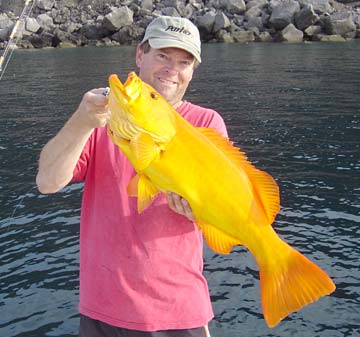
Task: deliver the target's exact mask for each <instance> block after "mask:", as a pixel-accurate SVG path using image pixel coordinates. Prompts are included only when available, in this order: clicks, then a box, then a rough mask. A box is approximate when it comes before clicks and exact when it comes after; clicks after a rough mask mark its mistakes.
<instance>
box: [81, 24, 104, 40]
mask: <svg viewBox="0 0 360 337" xmlns="http://www.w3.org/2000/svg"><path fill="white" fill-rule="evenodd" d="M81 33H83V34H84V35H85V36H86V38H87V39H89V40H100V39H102V38H103V37H105V36H107V35H108V33H109V31H108V30H107V29H105V28H104V26H103V25H102V24H101V23H100V24H99V23H87V24H85V25H84V26H82V28H81Z"/></svg>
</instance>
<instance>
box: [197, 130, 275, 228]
mask: <svg viewBox="0 0 360 337" xmlns="http://www.w3.org/2000/svg"><path fill="white" fill-rule="evenodd" d="M198 130H199V131H200V132H201V133H202V134H203V135H204V136H205V137H206V138H207V139H208V140H209V141H211V142H212V144H213V145H215V146H216V147H217V148H218V149H219V150H221V151H222V152H223V154H224V155H225V156H226V157H227V158H228V160H230V161H231V162H232V163H233V164H234V165H235V166H236V167H238V168H239V169H240V168H241V169H242V170H243V171H244V172H245V173H246V174H247V176H248V177H249V178H250V181H251V183H252V186H253V191H254V195H256V197H257V201H258V202H260V204H261V206H262V208H263V210H264V213H265V214H266V217H267V221H263V222H261V224H264V225H271V224H272V223H273V222H274V220H275V217H276V214H277V213H278V212H279V210H280V195H279V187H278V185H277V183H276V182H275V180H274V179H273V178H272V177H271V176H270V175H269V174H268V173H266V172H264V171H261V170H259V169H257V168H256V167H255V166H254V165H253V164H252V163H251V162H250V161H249V160H248V158H247V156H246V154H245V153H244V152H243V151H242V150H241V149H240V148H238V147H235V146H234V145H233V144H232V142H231V141H230V140H229V139H227V138H226V137H224V136H222V135H221V134H220V133H219V132H217V131H215V130H214V129H210V128H204V127H202V128H198Z"/></svg>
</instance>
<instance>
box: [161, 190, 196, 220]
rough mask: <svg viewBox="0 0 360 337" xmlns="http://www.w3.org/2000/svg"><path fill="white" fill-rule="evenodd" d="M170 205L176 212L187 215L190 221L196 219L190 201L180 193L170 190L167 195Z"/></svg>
mask: <svg viewBox="0 0 360 337" xmlns="http://www.w3.org/2000/svg"><path fill="white" fill-rule="evenodd" d="M166 197H167V200H168V203H169V207H170V208H171V209H172V210H173V211H174V212H176V213H178V214H181V215H184V216H186V217H187V218H188V219H189V220H190V221H195V217H194V214H193V212H192V210H191V208H190V205H189V203H188V202H187V201H186V200H185V199H184V198H182V197H180V196H179V195H177V194H175V193H171V192H169V193H168V194H167V195H166Z"/></svg>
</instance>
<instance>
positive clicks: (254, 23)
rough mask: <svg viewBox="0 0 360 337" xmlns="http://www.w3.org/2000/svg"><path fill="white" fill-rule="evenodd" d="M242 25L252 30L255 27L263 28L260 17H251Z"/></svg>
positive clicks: (259, 29)
mask: <svg viewBox="0 0 360 337" xmlns="http://www.w3.org/2000/svg"><path fill="white" fill-rule="evenodd" d="M244 27H245V28H246V30H254V29H257V30H258V31H263V30H264V25H263V20H262V18H261V17H251V18H248V20H247V21H246V22H245V23H244Z"/></svg>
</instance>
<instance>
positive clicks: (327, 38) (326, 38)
mask: <svg viewBox="0 0 360 337" xmlns="http://www.w3.org/2000/svg"><path fill="white" fill-rule="evenodd" d="M313 40H314V41H320V42H345V41H346V40H345V39H344V38H343V37H342V36H341V35H325V34H318V35H314V36H313Z"/></svg>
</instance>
